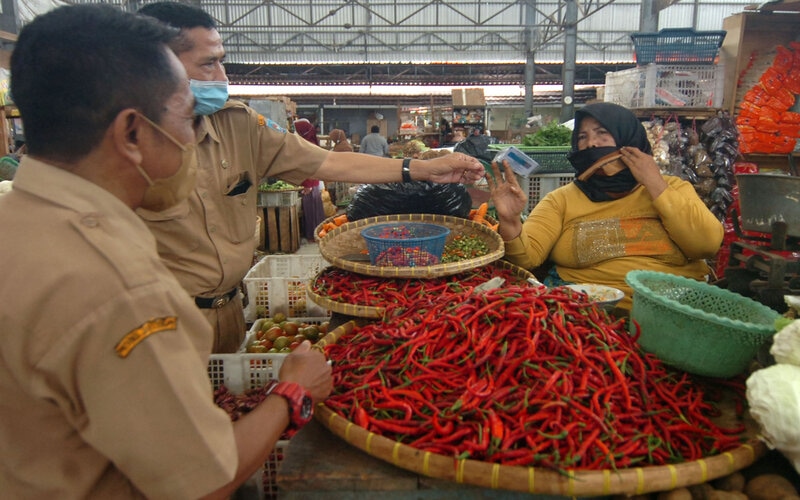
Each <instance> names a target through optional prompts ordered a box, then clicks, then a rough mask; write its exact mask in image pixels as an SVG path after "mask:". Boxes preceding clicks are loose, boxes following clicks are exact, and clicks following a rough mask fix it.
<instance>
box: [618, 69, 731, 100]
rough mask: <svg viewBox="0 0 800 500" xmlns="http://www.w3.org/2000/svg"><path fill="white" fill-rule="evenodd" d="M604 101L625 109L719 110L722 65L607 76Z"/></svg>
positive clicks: (722, 82)
mask: <svg viewBox="0 0 800 500" xmlns="http://www.w3.org/2000/svg"><path fill="white" fill-rule="evenodd" d="M604 92H605V93H604V97H603V99H604V100H605V102H613V103H614V104H619V105H620V106H624V107H626V108H634V109H635V108H653V107H665V108H719V107H722V105H723V97H724V94H725V67H724V66H722V65H713V66H709V65H705V66H703V65H676V64H671V65H666V64H648V65H647V66H639V67H636V68H631V69H626V70H622V71H613V72H608V73H606V85H605V91H604Z"/></svg>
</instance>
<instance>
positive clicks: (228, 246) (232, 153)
mask: <svg viewBox="0 0 800 500" xmlns="http://www.w3.org/2000/svg"><path fill="white" fill-rule="evenodd" d="M197 144H198V148H197V156H198V161H199V169H198V177H197V188H196V189H195V190H194V192H193V193H192V195H191V197H190V198H189V200H188V201H187V202H186V203H182V204H180V205H178V206H177V207H175V208H173V209H171V210H168V211H165V212H161V213H154V212H150V211H147V210H141V209H140V210H138V213H139V215H140V216H141V217H142V218H144V220H145V221H146V223H147V225H148V227H149V228H150V230H151V231H152V232H153V234H154V235H155V236H156V240H157V241H158V253H159V254H160V255H161V257H162V258H163V259H164V260H165V263H166V265H167V267H169V269H170V270H171V271H172V272H173V273H174V274H175V276H176V277H177V278H178V281H179V282H180V283H181V285H183V287H184V288H185V289H186V290H187V291H188V292H189V294H190V295H191V296H193V297H196V296H203V297H211V296H216V295H220V294H223V293H225V292H227V291H229V290H231V289H233V288H234V287H236V286H238V285H239V284H240V283H241V281H242V279H243V278H244V276H245V274H247V271H248V270H249V269H250V267H251V266H252V263H253V252H254V251H255V248H256V243H257V242H256V241H255V229H256V207H257V191H258V184H259V183H260V181H261V180H262V179H264V178H265V177H276V178H279V179H283V180H285V181H287V182H291V183H293V184H297V185H299V184H300V183H301V182H302V181H304V180H306V179H307V178H309V177H312V176H313V174H314V173H316V171H317V169H318V168H319V166H320V165H321V164H322V162H323V161H324V160H325V157H326V156H327V155H328V151H327V150H325V149H322V148H320V147H317V146H315V145H313V144H311V143H309V142H308V141H306V140H304V139H302V138H301V137H299V136H298V135H297V134H293V133H288V134H287V133H282V132H280V131H277V130H275V129H273V128H271V127H269V126H267V125H266V120H265V119H264V117H262V116H260V115H259V114H258V113H256V112H255V111H254V110H252V109H251V108H249V107H247V106H245V105H244V104H242V103H240V102H237V101H228V103H227V104H226V105H225V107H224V108H222V109H221V110H220V111H218V112H216V113H214V114H213V115H210V116H204V117H202V120H201V122H200V126H199V129H198V131H197ZM242 182H244V183H247V182H249V183H250V184H251V185H250V187H249V189H247V190H246V191H245V192H242V193H238V194H236V193H237V190H236V186H237V185H239V184H240V183H242Z"/></svg>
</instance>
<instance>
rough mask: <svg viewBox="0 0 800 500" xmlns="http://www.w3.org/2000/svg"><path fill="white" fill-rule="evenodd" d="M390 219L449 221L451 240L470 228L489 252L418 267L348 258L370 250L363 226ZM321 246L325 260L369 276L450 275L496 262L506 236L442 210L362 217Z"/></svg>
mask: <svg viewBox="0 0 800 500" xmlns="http://www.w3.org/2000/svg"><path fill="white" fill-rule="evenodd" d="M386 222H430V223H434V224H441V225H445V226H447V227H448V228H450V235H449V236H448V242H449V241H450V240H451V239H452V238H454V237H455V236H457V235H458V234H463V233H465V232H466V231H470V232H471V233H474V234H478V235H480V236H481V237H482V238H483V239H484V241H485V242H486V243H487V245H489V253H487V254H486V255H482V256H480V257H476V258H474V259H467V260H462V261H458V262H447V263H444V264H435V265H431V266H416V267H397V266H373V265H372V264H370V263H364V262H354V261H351V260H347V259H345V258H344V256H346V255H349V254H354V253H360V252H362V251H363V250H366V248H367V245H366V242H365V241H364V239H363V238H362V237H361V230H362V229H364V228H366V227H368V226H370V225H374V224H382V223H386ZM319 250H320V253H321V254H322V257H324V258H325V260H327V261H328V262H330V263H331V264H333V265H334V266H336V267H338V268H340V269H344V270H346V271H352V272H355V273H359V274H366V275H367V276H377V277H392V278H436V277H440V276H449V275H453V274H458V273H460V272H462V271H465V270H467V269H472V268H475V267H480V266H482V265H485V264H488V263H490V262H494V261H496V260H499V259H501V258H502V257H503V255H505V247H504V243H503V239H502V238H501V237H500V234H498V233H497V232H496V231H493V230H492V229H491V228H489V227H487V226H485V225H483V224H480V223H477V222H474V221H471V220H469V219H462V218H461V217H454V216H451V215H438V214H395V215H380V216H377V217H368V218H366V219H359V220H357V221H354V222H347V223H345V224H342V225H341V226H339V227H337V228H336V229H332V230H331V231H330V232H328V233H327V234H326V235H325V236H324V237H323V238H322V239H320V241H319Z"/></svg>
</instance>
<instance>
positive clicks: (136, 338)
mask: <svg viewBox="0 0 800 500" xmlns="http://www.w3.org/2000/svg"><path fill="white" fill-rule="evenodd" d="M177 327H178V318H177V317H175V316H166V317H164V318H156V319H151V320H150V321H148V322H147V323H145V324H143V325H142V326H140V327H139V328H136V329H135V330H131V331H129V332H128V333H127V334H125V336H124V337H122V340H120V341H119V343H118V344H117V345H116V347H114V350H115V351H117V354H118V355H119V357H120V358H127V357H128V354H130V353H131V351H132V350H133V348H134V347H136V346H137V345H139V343H140V342H141V341H143V340H144V339H146V338H147V337H149V336H150V335H152V334H154V333H158V332H163V331H165V330H175V329H176V328H177Z"/></svg>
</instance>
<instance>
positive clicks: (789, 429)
mask: <svg viewBox="0 0 800 500" xmlns="http://www.w3.org/2000/svg"><path fill="white" fill-rule="evenodd" d="M798 354H800V353H798V352H795V356H797V355H798ZM746 396H747V402H748V404H749V405H750V414H751V415H752V416H753V418H754V419H755V420H756V422H758V423H759V425H760V426H761V435H762V440H763V441H764V442H765V443H766V444H767V446H769V447H770V448H773V449H777V450H778V451H780V452H781V453H782V454H783V455H784V456H785V457H786V458H787V459H788V460H789V461H790V462H791V463H792V465H794V468H795V469H796V470H797V471H798V472H800V425H798V422H800V366H795V365H793V364H776V365H772V366H770V367H767V368H762V369H760V370H757V371H755V372H753V373H752V374H751V375H750V376H749V377H748V378H747V392H746Z"/></svg>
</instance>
